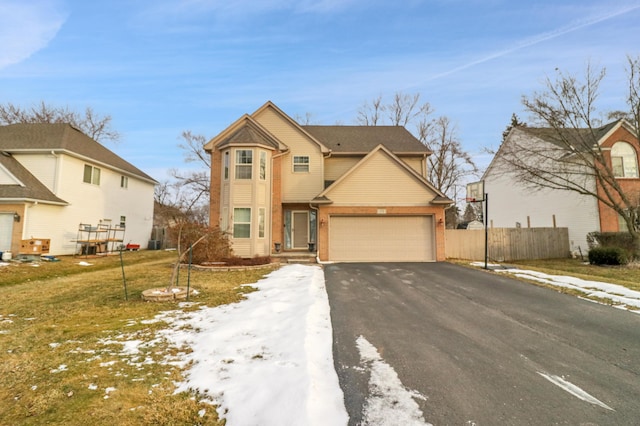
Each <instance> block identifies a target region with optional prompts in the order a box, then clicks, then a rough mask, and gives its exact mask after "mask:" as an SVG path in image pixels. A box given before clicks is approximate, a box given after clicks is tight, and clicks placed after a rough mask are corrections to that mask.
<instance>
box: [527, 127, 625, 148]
mask: <svg viewBox="0 0 640 426" xmlns="http://www.w3.org/2000/svg"><path fill="white" fill-rule="evenodd" d="M619 122H620V120H616V121H613V122H611V123H608V124H605V125H604V126H602V127H599V128H595V129H573V128H565V129H559V130H557V129H552V128H545V127H526V126H520V127H518V129H519V130H522V131H523V132H525V133H528V134H530V135H532V136H535V137H537V138H540V139H542V140H545V141H547V142H551V143H554V144H556V145H565V144H566V143H568V144H570V145H571V146H572V147H573V148H575V149H576V150H579V151H589V150H591V149H592V148H593V146H594V145H596V144H597V143H598V142H599V141H600V140H601V139H602V138H603V137H604V136H605V135H606V134H607V133H608V132H609V131H610V130H611V129H613V128H614V127H615V126H617V125H618V123H619Z"/></svg>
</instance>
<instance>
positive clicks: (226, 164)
mask: <svg viewBox="0 0 640 426" xmlns="http://www.w3.org/2000/svg"><path fill="white" fill-rule="evenodd" d="M228 179H229V151H227V152H225V153H224V180H228Z"/></svg>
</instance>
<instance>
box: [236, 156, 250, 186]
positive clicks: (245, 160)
mask: <svg viewBox="0 0 640 426" xmlns="http://www.w3.org/2000/svg"><path fill="white" fill-rule="evenodd" d="M252 169H253V151H252V150H250V149H239V150H237V151H236V179H251V177H252V174H251V170H252Z"/></svg>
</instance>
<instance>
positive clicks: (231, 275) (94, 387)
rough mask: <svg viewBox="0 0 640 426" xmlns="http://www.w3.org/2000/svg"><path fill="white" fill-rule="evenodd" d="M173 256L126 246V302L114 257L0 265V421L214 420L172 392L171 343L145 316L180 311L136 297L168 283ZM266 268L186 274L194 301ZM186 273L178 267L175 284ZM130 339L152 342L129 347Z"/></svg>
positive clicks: (214, 301)
mask: <svg viewBox="0 0 640 426" xmlns="http://www.w3.org/2000/svg"><path fill="white" fill-rule="evenodd" d="M174 256H175V254H173V253H165V252H144V251H143V252H127V253H124V259H123V260H124V263H125V274H126V283H127V290H128V296H129V300H128V301H125V300H124V288H123V280H122V272H121V268H120V260H119V258H118V256H109V257H108V258H88V259H85V258H73V257H68V258H67V257H65V258H62V260H61V262H55V263H43V264H42V265H41V266H39V267H34V266H30V265H27V264H23V265H19V266H9V267H2V268H0V300H1V302H0V419H2V420H1V421H0V423H2V424H11V425H23V424H25V425H26V424H29V425H33V424H36V425H37V424H66V425H86V424H120V425H152V424H153V425H157V424H164V425H182V424H189V425H193V424H207V425H208V424H219V422H218V418H217V415H216V413H215V407H212V406H210V405H208V404H205V403H204V402H202V401H201V400H200V399H199V398H198V395H195V394H182V395H174V394H173V390H174V385H173V383H174V381H176V380H179V379H180V374H181V372H180V370H179V369H178V368H177V367H174V366H170V365H167V364H166V362H165V358H166V357H167V356H169V355H172V354H175V352H176V349H175V348H169V347H168V346H167V344H166V343H165V342H163V341H155V343H154V339H155V337H156V334H155V332H156V331H157V330H159V329H162V328H164V327H165V326H166V325H165V324H164V323H162V322H146V321H144V320H149V319H152V318H154V316H155V315H157V314H158V313H160V312H162V311H166V310H173V309H178V305H177V304H175V303H173V302H167V303H148V302H143V301H142V300H141V293H142V291H143V290H146V289H148V288H152V287H158V286H164V285H166V284H167V283H168V281H169V277H170V274H171V262H172V261H173V260H174ZM80 261H86V262H89V263H92V264H93V265H92V266H86V267H83V266H79V265H78V262H80ZM267 271H268V270H257V271H247V272H224V273H222V272H207V271H195V270H194V271H191V286H192V287H193V288H196V289H198V290H199V291H200V294H199V295H198V296H195V297H193V298H192V301H194V302H197V303H202V304H205V305H207V306H216V305H220V304H225V303H232V302H235V301H238V300H240V299H241V298H242V297H243V294H244V293H246V292H248V291H251V288H250V287H247V286H242V287H241V285H242V284H245V283H252V282H255V281H257V280H258V279H259V278H260V277H261V276H263V275H264V274H265V272H267ZM186 277H187V273H186V271H184V272H181V285H186ZM185 309H188V308H185ZM192 309H195V307H193V308H192ZM128 340H129V341H130V340H140V341H141V342H150V343H149V345H148V346H144V345H142V346H139V353H134V354H128V353H125V351H123V342H125V341H128ZM112 389H115V390H112Z"/></svg>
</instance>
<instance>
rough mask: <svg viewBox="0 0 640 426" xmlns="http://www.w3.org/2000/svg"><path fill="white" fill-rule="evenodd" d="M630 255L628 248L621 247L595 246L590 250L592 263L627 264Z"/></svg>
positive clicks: (590, 261)
mask: <svg viewBox="0 0 640 426" xmlns="http://www.w3.org/2000/svg"><path fill="white" fill-rule="evenodd" d="M628 262H629V257H628V255H627V252H626V250H624V249H621V248H619V247H594V248H592V249H591V250H589V263H590V264H592V265H626V264H627V263H628Z"/></svg>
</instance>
